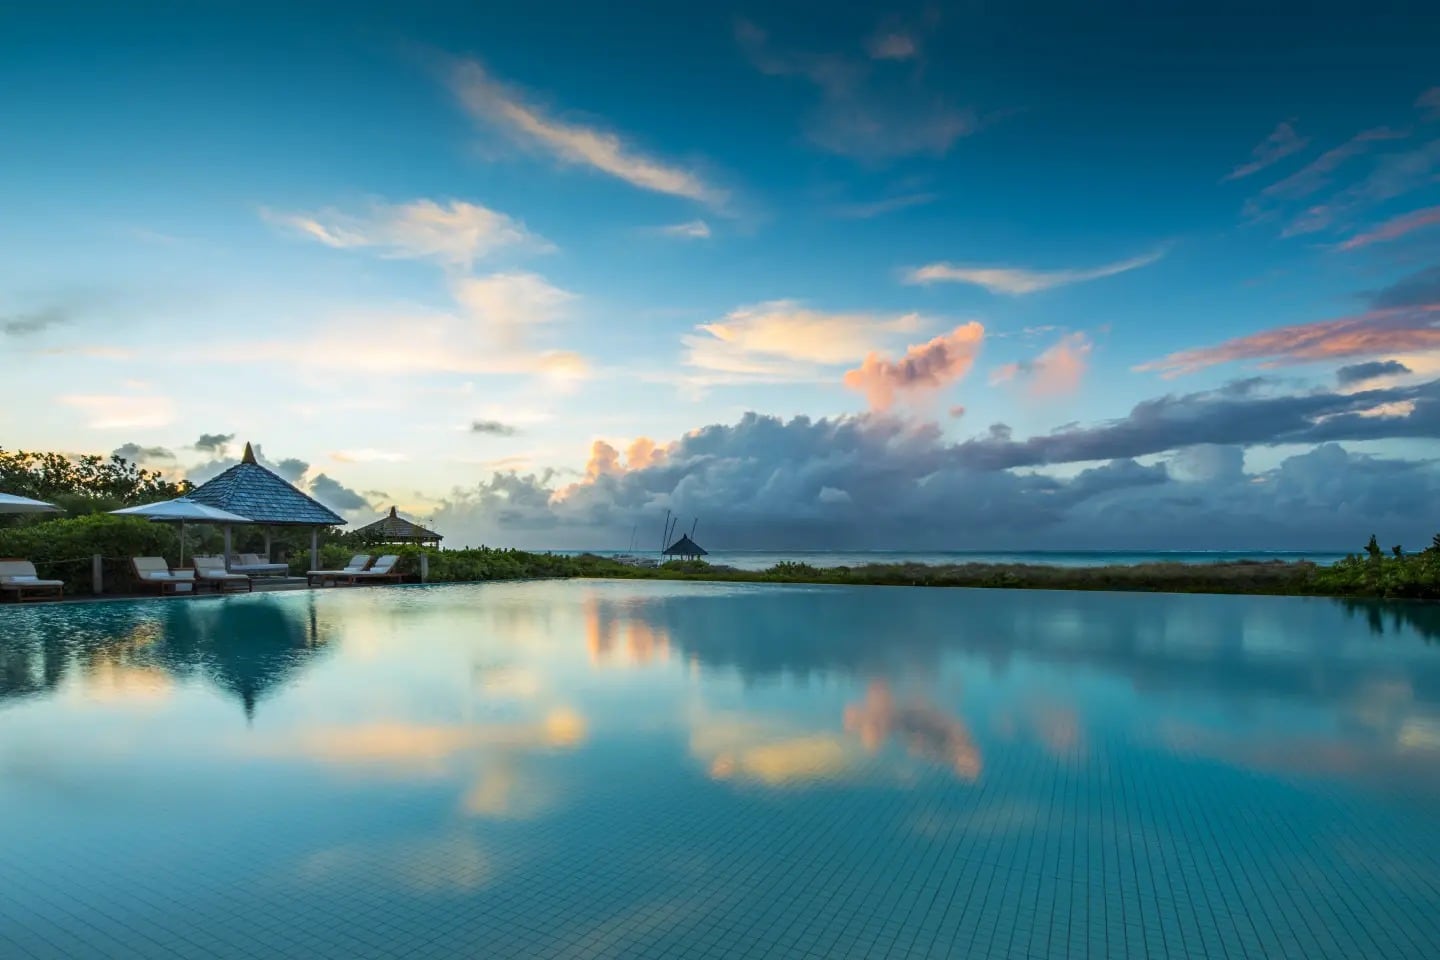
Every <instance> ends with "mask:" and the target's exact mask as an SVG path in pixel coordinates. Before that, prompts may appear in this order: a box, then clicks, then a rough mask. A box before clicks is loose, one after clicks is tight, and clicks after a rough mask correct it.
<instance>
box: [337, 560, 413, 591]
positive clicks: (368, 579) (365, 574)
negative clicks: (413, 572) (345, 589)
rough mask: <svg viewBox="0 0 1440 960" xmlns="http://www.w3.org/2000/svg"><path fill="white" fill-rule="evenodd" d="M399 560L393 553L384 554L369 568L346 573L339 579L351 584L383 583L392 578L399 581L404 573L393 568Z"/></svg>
mask: <svg viewBox="0 0 1440 960" xmlns="http://www.w3.org/2000/svg"><path fill="white" fill-rule="evenodd" d="M399 562H400V558H399V557H398V556H396V555H395V554H386V555H385V556H383V557H381V558H380V559H379V560H376V561H375V565H374V566H373V567H371V568H370V569H368V570H361V571H360V572H359V573H351V574H347V575H346V576H344V577H342V578H341V579H343V580H346V581H348V582H349V583H352V584H354V583H383V582H384V581H386V580H393V581H395V582H396V583H399V582H400V581H401V580H404V579H405V574H403V573H400V572H399V571H397V570H396V569H395V567H396V565H397V564H398V563H399Z"/></svg>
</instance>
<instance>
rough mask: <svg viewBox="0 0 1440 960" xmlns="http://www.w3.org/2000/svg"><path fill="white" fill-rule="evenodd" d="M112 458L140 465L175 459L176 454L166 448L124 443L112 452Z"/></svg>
mask: <svg viewBox="0 0 1440 960" xmlns="http://www.w3.org/2000/svg"><path fill="white" fill-rule="evenodd" d="M111 456H116V457H119V458H120V459H122V460H129V461H130V462H131V463H139V464H145V463H153V462H155V461H156V460H174V459H175V454H174V453H172V452H171V451H170V450H168V449H166V448H165V447H142V446H141V445H140V444H138V443H123V444H121V445H120V446H118V447H116V448H115V449H114V450H112V451H111Z"/></svg>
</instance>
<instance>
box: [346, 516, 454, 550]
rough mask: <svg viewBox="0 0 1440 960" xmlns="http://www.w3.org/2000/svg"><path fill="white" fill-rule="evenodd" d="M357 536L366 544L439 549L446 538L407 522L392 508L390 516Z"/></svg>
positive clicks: (370, 525)
mask: <svg viewBox="0 0 1440 960" xmlns="http://www.w3.org/2000/svg"><path fill="white" fill-rule="evenodd" d="M355 535H356V536H357V537H359V538H360V539H362V540H363V541H364V542H366V543H375V544H380V543H414V544H417V545H419V546H422V547H438V546H440V541H441V540H444V539H445V538H444V537H442V536H440V534H438V533H436V532H435V531H434V530H426V529H425V528H424V527H422V526H420V524H418V523H413V522H411V521H409V520H406V519H405V518H404V517H402V516H400V515H399V514H398V513H396V511H395V508H394V507H391V508H390V514H389V516H385V517H381V518H380V519H379V520H376V521H375V522H374V523H367V524H366V525H365V526H363V527H361V528H360V529H359V530H356V531H355Z"/></svg>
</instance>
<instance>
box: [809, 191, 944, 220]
mask: <svg viewBox="0 0 1440 960" xmlns="http://www.w3.org/2000/svg"><path fill="white" fill-rule="evenodd" d="M939 198H940V195H939V194H938V193H906V194H901V195H900V196H897V197H887V198H885V199H883V200H873V201H871V202H869V203H848V204H842V205H840V206H837V207H835V208H833V209H832V210H831V215H832V216H835V217H838V218H840V219H841V220H871V219H873V218H875V217H880V216H884V215H885V214H887V213H894V212H895V211H897V210H907V209H909V208H910V207H920V206H924V205H925V204H927V203H934V202H935V201H936V200H938V199H939Z"/></svg>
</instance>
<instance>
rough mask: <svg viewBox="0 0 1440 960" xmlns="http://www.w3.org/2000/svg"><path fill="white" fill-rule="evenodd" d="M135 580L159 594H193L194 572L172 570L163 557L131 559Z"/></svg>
mask: <svg viewBox="0 0 1440 960" xmlns="http://www.w3.org/2000/svg"><path fill="white" fill-rule="evenodd" d="M130 566H131V567H133V568H134V570H135V580H136V582H138V583H139V584H140V586H142V587H147V588H149V589H152V590H155V591H156V592H158V593H193V592H194V591H195V571H194V570H171V569H170V564H168V563H166V562H165V559H164V558H163V557H131V558H130Z"/></svg>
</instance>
